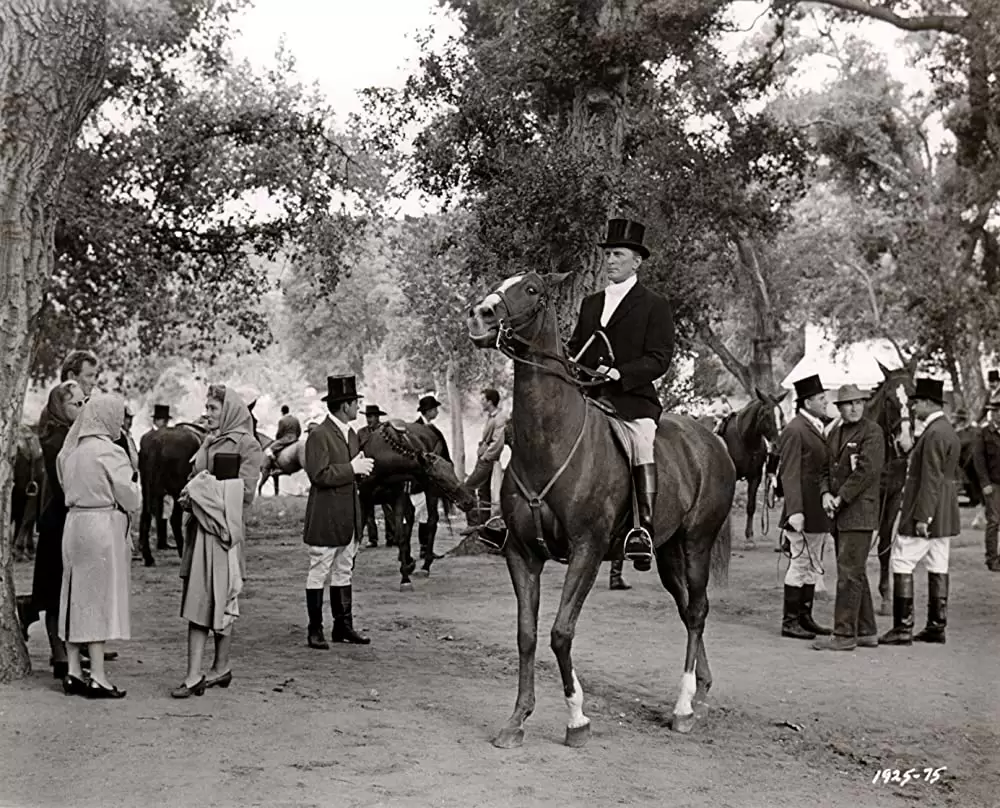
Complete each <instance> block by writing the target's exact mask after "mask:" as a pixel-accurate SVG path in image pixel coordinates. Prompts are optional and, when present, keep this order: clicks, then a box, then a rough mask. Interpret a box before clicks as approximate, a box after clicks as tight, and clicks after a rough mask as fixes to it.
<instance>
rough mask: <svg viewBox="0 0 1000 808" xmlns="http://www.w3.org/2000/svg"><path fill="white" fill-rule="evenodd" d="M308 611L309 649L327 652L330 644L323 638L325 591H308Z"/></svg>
mask: <svg viewBox="0 0 1000 808" xmlns="http://www.w3.org/2000/svg"><path fill="white" fill-rule="evenodd" d="M306 610H307V611H308V613H309V638H308V642H309V647H310V648H319V649H321V650H326V649H328V648H329V647H330V644H329V643H328V642H327V641H326V638H324V637H323V590H322V589H307V590H306Z"/></svg>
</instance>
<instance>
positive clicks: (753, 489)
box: [743, 467, 767, 549]
mask: <svg viewBox="0 0 1000 808" xmlns="http://www.w3.org/2000/svg"><path fill="white" fill-rule="evenodd" d="M760 478H761V469H760V468H759V467H758V468H756V469H755V470H754V471H752V472H750V476H749V477H747V523H746V527H745V528H744V530H743V544H744V546H745V547H746V548H747V549H753V548H754V547H756V546H757V545H756V543H755V542H754V540H753V518H754V516H755V515H756V513H757V490H758V489H759V488H760ZM764 507H765V508H766V507H767V505H766V504H765V506H764Z"/></svg>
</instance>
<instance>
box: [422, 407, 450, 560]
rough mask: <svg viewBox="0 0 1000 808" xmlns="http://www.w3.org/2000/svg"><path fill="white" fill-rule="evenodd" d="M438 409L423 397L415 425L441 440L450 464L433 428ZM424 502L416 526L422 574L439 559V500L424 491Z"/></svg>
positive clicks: (438, 431)
mask: <svg viewBox="0 0 1000 808" xmlns="http://www.w3.org/2000/svg"><path fill="white" fill-rule="evenodd" d="M440 407H441V402H440V401H438V400H437V399H436V398H435V397H434V396H433V395H429V396H423V397H422V398H421V399H420V401H419V402H417V413H418V415H417V420H416V421H415V423H418V424H425V425H426V426H429V427H430V428H431V429H432V430H433V431H434V434H435V435H437V436H438V438H439V439H440V440H441V446H442V449H441V457H443V458H444V459H445V460H447V461H448V462H449V463H451V462H452V459H451V452H449V451H448V441H446V440H445V438H444V433H443V432H441V430H440V429H438V428H437V427H436V426H434V423H433V422H434V419H435V418H437V417H438V412H439V411H440ZM424 500H425V502H426V504H427V515H426V516H425V517H424V519H425V520H426V521H424V522H419V523H418V524H417V539H418V541H419V542H420V558H421V559H423V562H424V563H423V566H422V567H421V570H422V572H430V569H431V564H432V563H433V562H434V561H435V559H437V558H439V557H440V556H436V555H434V538H435V537H436V536H437V527H438V503H439V502H440V498H439V497H437V496H435V495H434V494H433V493H431V491H429V490H425V491H424Z"/></svg>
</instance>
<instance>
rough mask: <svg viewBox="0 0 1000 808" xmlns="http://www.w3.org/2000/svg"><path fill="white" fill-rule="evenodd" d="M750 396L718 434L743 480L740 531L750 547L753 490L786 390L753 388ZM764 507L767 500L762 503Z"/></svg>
mask: <svg viewBox="0 0 1000 808" xmlns="http://www.w3.org/2000/svg"><path fill="white" fill-rule="evenodd" d="M754 393H755V395H756V398H754V399H751V401H750V403H749V404H747V405H746V406H745V407H744V408H743V409H741V410H740V411H739V412H736V413H732V414H730V415H728V416H726V418H725V419H724V420H723V422H722V423H721V424H720V425H719V429H718V434H719V437H721V438H722V439H723V440H724V441H725V442H726V449H727V450H729V456H730V457H731V458H732V460H733V465H734V466H736V479H738V480H746V481H747V523H746V528H745V529H744V531H743V537H744V541H745V542H746V545H747V546H748V547H752V546H753V543H754V542H753V517H754V514H755V513H756V512H757V490H758V489H759V488H760V481H761V479H762V478H763V477H764V465H765V463H766V462H767V456H768V453H769V452H770V451H771V447H772V446H777V444H778V435H779V434H780V433H781V430H782V428H783V424H784V416H783V415H782V412H781V402H782V401H784V399H785V396H787V395H788V391H785V392H784V393H782V394H781V395H780V396H772V395H769V394H768V393H764V392H762V391H761V390H759V389H757V388H754ZM764 507H765V508H766V507H767V503H765V504H764Z"/></svg>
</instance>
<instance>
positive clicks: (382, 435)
mask: <svg viewBox="0 0 1000 808" xmlns="http://www.w3.org/2000/svg"><path fill="white" fill-rule="evenodd" d="M443 448H444V447H443V443H442V440H441V437H440V435H439V434H438V433H437V432H436V431H435V430H434V429H433V428H431V427H430V426H428V425H427V424H408V423H404V422H403V421H399V420H395V419H393V420H391V421H388V422H385V423H382V424H380V425H379V426H378V428H377V429H375V431H374V432H372V433H371V435H370V436H369V437H368V440H367V441H366V442H365V445H364V447H363V449H364V453H365V455H366V456H367V457H370V458H371V459H372V460H374V461H375V466H374V468H373V469H372V473H371V474H370V475H369V476H368V477H365V478H363V479H362V480H361V481H360V482H359V485H358V495H359V497H360V499H361V501H362V505H363V506H364V507H366V508H367V507H368V506H369V505H374V504H375V503H380V504H381V503H386V504H388V505H390V506H391V510H390V513H391V514H392V517H393V518H394V519H395V522H396V524H395V536H396V539H397V542H398V548H399V574H400V582H399V586H400V589H401V590H402V591H404V592H405V591H408V590H410V589H412V588H413V583H412V581H411V580H410V576H411V575H413V573H414V572H415V570H416V568H417V562H416V561H414V559H413V554H412V552H411V549H410V543H411V539H412V536H413V518H412V508H411V507H410V503H409V497H410V496H411V495H412V494H417V493H420V492H422V491H425V490H427V489H428V488H430V490H432V491H434V492H435V493H436V494H437V495H438V496H439V497H440V498H442V499H443V500H444V503H445V512H446V513H447V512H448V510H449V508H450V504H451V503H452V502H454V503H456V504H457V505H458V506H459V507H460V508H461V509H462V510H463V511H468V510H469V509H471V508H472V507H473V506H474V505H475V504H476V498H475V496H474V495H473V494H472V492H470V491H468V490H466V488H465V486H463V485H462V483H461V481H460V480H459V479H458V477H457V475H456V474H455V468H454V466H453V465H452V464H451V463H449V462H448V461H447V460H445V459H444V458H443V457H441V456H440V455H441V452H442V450H443ZM366 512H367V510H366ZM432 561H433V558H430V559H428V558H425V559H424V569H426V570H427V571H428V573H429V571H430V565H431V562H432Z"/></svg>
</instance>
